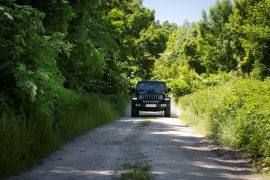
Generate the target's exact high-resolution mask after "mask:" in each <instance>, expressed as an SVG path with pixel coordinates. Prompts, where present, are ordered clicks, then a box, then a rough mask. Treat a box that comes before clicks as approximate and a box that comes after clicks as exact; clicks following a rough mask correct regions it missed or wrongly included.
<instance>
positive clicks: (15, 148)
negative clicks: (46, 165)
mask: <svg viewBox="0 0 270 180" xmlns="http://www.w3.org/2000/svg"><path fill="white" fill-rule="evenodd" d="M127 100H128V98H127V97H125V96H120V95H97V94H93V95H87V94H77V93H75V92H72V91H69V92H68V91H67V92H65V93H63V94H62V95H61V96H60V97H59V101H58V103H57V105H56V106H55V107H56V108H55V109H54V113H53V114H52V115H51V116H48V114H46V113H44V112H43V111H40V110H39V109H38V108H36V107H35V106H34V107H32V108H29V112H30V113H27V112H21V113H17V112H15V110H13V109H12V108H9V109H8V111H6V113H5V114H2V115H0V179H1V177H6V176H8V175H14V174H18V173H20V172H22V171H24V170H26V169H29V168H30V167H32V166H34V165H35V164H37V163H38V162H39V161H40V160H41V159H42V158H44V157H45V156H46V155H48V154H49V153H51V152H52V151H54V150H56V149H57V148H58V147H60V145H61V144H62V143H63V142H65V140H67V139H70V138H73V137H76V136H77V135H79V134H82V133H84V132H86V131H88V130H90V129H93V128H96V127H98V126H101V125H103V124H105V123H108V122H111V121H113V120H116V119H117V117H119V116H120V115H121V114H122V113H123V110H124V107H125V106H126V104H127ZM18 114H20V115H18Z"/></svg>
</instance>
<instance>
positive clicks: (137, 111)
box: [131, 106, 139, 117]
mask: <svg viewBox="0 0 270 180" xmlns="http://www.w3.org/2000/svg"><path fill="white" fill-rule="evenodd" d="M131 116H132V117H138V116H139V110H138V109H137V108H135V107H133V106H131Z"/></svg>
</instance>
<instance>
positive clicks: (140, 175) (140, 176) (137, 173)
mask: <svg viewBox="0 0 270 180" xmlns="http://www.w3.org/2000/svg"><path fill="white" fill-rule="evenodd" d="M122 166H123V169H124V170H123V171H122V172H121V175H120V177H119V178H118V180H153V179H154V176H153V175H152V173H151V171H152V167H151V166H150V165H149V164H140V163H135V164H123V165H122Z"/></svg>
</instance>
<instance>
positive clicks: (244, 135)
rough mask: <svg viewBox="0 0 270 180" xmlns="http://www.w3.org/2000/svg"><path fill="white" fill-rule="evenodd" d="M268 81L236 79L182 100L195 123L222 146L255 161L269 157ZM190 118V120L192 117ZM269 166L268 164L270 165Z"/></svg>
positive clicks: (269, 103) (269, 102) (269, 98)
mask: <svg viewBox="0 0 270 180" xmlns="http://www.w3.org/2000/svg"><path fill="white" fill-rule="evenodd" d="M269 90H270V86H269V81H266V82H260V81H256V80H251V79H240V78H239V79H236V80H233V81H230V82H228V83H226V84H224V85H220V86H215V87H211V88H207V89H205V90H200V91H198V92H196V93H194V94H191V95H188V96H185V97H183V98H181V99H180V103H181V105H182V107H183V108H184V109H185V110H187V111H190V112H191V114H192V116H193V115H195V116H197V117H199V118H194V120H195V119H196V123H194V122H192V123H191V124H198V125H199V126H201V127H202V126H203V127H204V131H206V132H207V134H208V135H209V136H210V137H211V138H213V139H215V140H216V141H217V142H219V143H220V144H221V145H224V146H229V147H234V148H241V149H243V150H245V151H246V152H248V153H251V154H252V155H253V156H254V157H255V158H259V157H262V158H267V157H269V156H270V151H269V149H270V144H269V138H270V134H269V130H270V126H269V124H270V123H269V116H270V114H269V108H270V106H269V105H270V96H269V93H268V92H269ZM192 116H189V117H192ZM268 165H269V164H268Z"/></svg>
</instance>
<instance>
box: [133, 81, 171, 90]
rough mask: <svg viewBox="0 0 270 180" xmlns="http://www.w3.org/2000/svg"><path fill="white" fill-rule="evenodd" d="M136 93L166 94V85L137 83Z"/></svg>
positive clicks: (160, 83) (161, 83)
mask: <svg viewBox="0 0 270 180" xmlns="http://www.w3.org/2000/svg"><path fill="white" fill-rule="evenodd" d="M137 91H138V92H166V91H167V88H166V84H165V83H164V82H138V84H137Z"/></svg>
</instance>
